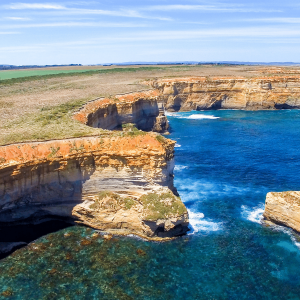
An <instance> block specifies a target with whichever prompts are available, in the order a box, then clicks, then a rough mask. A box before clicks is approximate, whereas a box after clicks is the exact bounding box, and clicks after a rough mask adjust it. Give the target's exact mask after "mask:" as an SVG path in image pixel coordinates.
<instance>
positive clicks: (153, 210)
mask: <svg viewBox="0 0 300 300" xmlns="http://www.w3.org/2000/svg"><path fill="white" fill-rule="evenodd" d="M140 201H141V202H142V203H143V205H144V209H145V210H146V211H147V215H146V217H145V220H147V221H156V220H159V219H167V218H169V217H173V216H179V215H182V214H184V213H186V212H187V210H186V207H185V206H184V204H183V203H182V201H181V199H180V197H176V196H175V195H173V194H172V193H171V192H169V193H164V194H155V193H151V194H147V195H144V196H142V197H141V199H140Z"/></svg>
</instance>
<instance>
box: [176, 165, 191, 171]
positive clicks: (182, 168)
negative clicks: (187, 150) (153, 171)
mask: <svg viewBox="0 0 300 300" xmlns="http://www.w3.org/2000/svg"><path fill="white" fill-rule="evenodd" d="M184 169H188V166H180V165H176V166H175V168H174V170H175V171H181V170H184Z"/></svg>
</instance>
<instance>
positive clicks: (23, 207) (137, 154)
mask: <svg viewBox="0 0 300 300" xmlns="http://www.w3.org/2000/svg"><path fill="white" fill-rule="evenodd" d="M174 145H175V142H173V141H171V140H168V139H165V138H163V137H161V136H157V134H155V133H149V134H146V133H144V132H140V131H138V132H133V133H132V132H127V133H126V132H121V133H120V132H110V133H107V137H105V136H103V137H91V138H78V139H70V140H58V141H49V142H41V143H28V144H19V145H9V146H5V147H0V225H1V224H2V225H3V224H4V225H5V226H8V225H9V224H20V223H22V222H23V223H26V222H38V221H39V220H40V219H45V218H47V217H50V218H51V217H53V216H55V217H67V218H70V220H73V221H75V222H79V223H82V224H86V225H88V226H92V227H94V228H97V229H100V230H105V231H111V232H114V233H115V232H118V233H121V234H129V233H134V234H138V235H140V236H143V237H147V238H150V239H151V238H152V239H153V238H156V237H172V236H176V235H181V234H184V233H185V232H186V231H187V230H188V228H187V226H188V214H187V210H186V208H185V206H184V204H183V203H182V202H181V201H180V199H179V198H178V197H176V196H175V195H174V194H173V192H172V191H174V193H175V194H177V192H176V189H175V188H174V186H173V168H174V161H173V156H174ZM108 191H109V192H108ZM149 201H150V202H149ZM162 208H164V209H162Z"/></svg>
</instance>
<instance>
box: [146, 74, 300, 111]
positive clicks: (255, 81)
mask: <svg viewBox="0 0 300 300" xmlns="http://www.w3.org/2000/svg"><path fill="white" fill-rule="evenodd" d="M148 84H150V85H151V86H152V87H153V88H155V89H158V90H159V92H160V93H161V101H162V102H163V103H164V105H165V108H166V110H168V111H190V110H214V109H243V110H260V109H290V108H300V76H282V77H261V78H250V79H249V78H242V77H241V78H220V77H212V78H208V77H192V78H173V79H161V80H156V81H152V82H149V83H148Z"/></svg>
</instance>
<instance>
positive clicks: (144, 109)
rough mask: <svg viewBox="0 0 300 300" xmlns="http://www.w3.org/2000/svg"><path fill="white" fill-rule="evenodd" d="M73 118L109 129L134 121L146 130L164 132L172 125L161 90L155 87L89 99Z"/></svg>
mask: <svg viewBox="0 0 300 300" xmlns="http://www.w3.org/2000/svg"><path fill="white" fill-rule="evenodd" d="M74 119H76V120H78V121H80V122H82V123H84V124H86V125H88V126H91V127H96V128H103V129H109V130H113V129H116V128H118V127H120V126H121V125H122V124H127V123H132V124H135V126H136V127H137V128H138V129H140V130H143V131H155V132H161V133H164V132H167V130H168V128H169V124H168V120H167V117H166V116H165V114H164V107H163V104H162V102H161V101H160V97H159V92H158V91H156V90H154V91H144V92H140V93H132V94H126V95H117V96H115V98H113V99H108V98H105V99H98V100H96V101H92V102H89V103H88V104H86V105H85V106H84V107H83V108H82V109H80V110H79V111H78V112H77V113H75V114H74Z"/></svg>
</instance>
